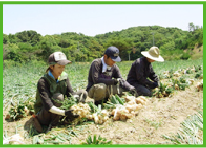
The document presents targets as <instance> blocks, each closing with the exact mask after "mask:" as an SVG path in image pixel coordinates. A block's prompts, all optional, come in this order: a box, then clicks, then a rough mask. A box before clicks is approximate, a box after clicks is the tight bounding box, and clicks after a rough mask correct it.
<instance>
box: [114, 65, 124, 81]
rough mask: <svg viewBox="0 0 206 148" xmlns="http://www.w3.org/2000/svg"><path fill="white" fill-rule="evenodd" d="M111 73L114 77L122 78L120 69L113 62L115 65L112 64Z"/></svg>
mask: <svg viewBox="0 0 206 148" xmlns="http://www.w3.org/2000/svg"><path fill="white" fill-rule="evenodd" d="M113 75H114V78H121V79H123V78H122V75H121V73H120V70H119V68H118V66H117V65H116V64H115V66H114V72H113Z"/></svg>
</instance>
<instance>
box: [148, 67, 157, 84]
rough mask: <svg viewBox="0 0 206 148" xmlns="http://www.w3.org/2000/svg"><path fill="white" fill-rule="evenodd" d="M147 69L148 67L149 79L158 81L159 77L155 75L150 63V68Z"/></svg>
mask: <svg viewBox="0 0 206 148" xmlns="http://www.w3.org/2000/svg"><path fill="white" fill-rule="evenodd" d="M149 69H150V76H149V78H150V79H151V80H153V81H154V82H157V83H158V81H159V79H158V77H157V75H156V74H155V72H154V70H153V67H152V64H150V68H149Z"/></svg>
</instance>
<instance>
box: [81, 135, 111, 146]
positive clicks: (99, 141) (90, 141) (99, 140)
mask: <svg viewBox="0 0 206 148" xmlns="http://www.w3.org/2000/svg"><path fill="white" fill-rule="evenodd" d="M82 144H89V145H104V144H107V145H108V144H112V141H107V139H106V138H102V137H101V136H100V135H99V137H98V138H97V137H96V135H94V137H93V139H92V137H91V135H89V136H88V138H87V139H86V143H82Z"/></svg>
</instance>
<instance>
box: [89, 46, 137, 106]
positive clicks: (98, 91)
mask: <svg viewBox="0 0 206 148" xmlns="http://www.w3.org/2000/svg"><path fill="white" fill-rule="evenodd" d="M120 61H121V58H120V57H119V49H117V48H116V47H113V46H112V47H109V48H108V49H107V50H106V51H105V53H104V55H103V57H101V58H98V59H95V60H93V62H92V64H91V67H90V70H89V76H88V85H87V89H86V91H87V92H88V96H89V97H90V98H93V99H94V101H95V104H96V105H97V104H99V103H101V102H102V100H103V101H107V99H108V98H109V96H110V95H115V94H118V95H120V96H121V95H122V92H126V91H129V92H131V93H132V94H135V88H134V86H132V85H130V84H129V83H128V82H127V81H125V80H124V79H123V78H122V76H121V74H120V71H119V68H118V66H117V65H116V64H115V62H120Z"/></svg>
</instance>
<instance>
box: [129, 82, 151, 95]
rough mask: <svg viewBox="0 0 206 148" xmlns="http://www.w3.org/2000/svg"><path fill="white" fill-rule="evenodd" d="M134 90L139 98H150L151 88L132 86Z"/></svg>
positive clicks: (138, 85)
mask: <svg viewBox="0 0 206 148" xmlns="http://www.w3.org/2000/svg"><path fill="white" fill-rule="evenodd" d="M133 86H134V87H135V90H136V91H137V93H138V95H139V96H149V97H152V92H151V90H152V89H153V88H152V86H149V85H142V84H137V83H136V84H133Z"/></svg>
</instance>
